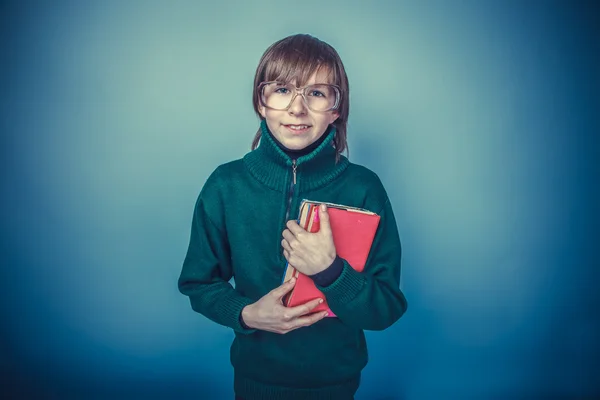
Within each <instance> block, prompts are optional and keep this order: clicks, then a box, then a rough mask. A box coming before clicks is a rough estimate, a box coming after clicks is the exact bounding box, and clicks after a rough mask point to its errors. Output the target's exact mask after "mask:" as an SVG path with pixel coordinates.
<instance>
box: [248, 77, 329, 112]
mask: <svg viewBox="0 0 600 400" xmlns="http://www.w3.org/2000/svg"><path fill="white" fill-rule="evenodd" d="M258 90H259V93H260V103H261V104H262V105H263V106H264V107H267V108H270V109H272V110H280V111H281V110H287V109H288V108H290V106H291V105H292V102H293V101H294V99H296V96H298V95H300V96H302V98H303V99H304V104H306V106H307V107H308V108H309V109H311V110H312V111H317V112H324V111H331V110H335V109H337V108H338V107H339V103H340V88H339V87H338V86H336V85H329V84H321V83H319V84H316V85H308V86H304V87H301V88H297V87H296V86H294V85H291V84H287V83H283V82H276V81H271V82H262V83H261V84H260V85H259V86H258Z"/></svg>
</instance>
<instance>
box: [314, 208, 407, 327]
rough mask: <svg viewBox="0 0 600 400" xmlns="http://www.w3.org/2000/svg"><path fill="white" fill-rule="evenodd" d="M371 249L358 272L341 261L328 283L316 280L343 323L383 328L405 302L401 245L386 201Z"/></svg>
mask: <svg viewBox="0 0 600 400" xmlns="http://www.w3.org/2000/svg"><path fill="white" fill-rule="evenodd" d="M379 215H380V217H381V219H380V223H379V226H378V228H377V233H376V234H375V238H374V240H373V245H372V247H371V251H370V252H369V257H368V260H367V263H366V265H365V269H364V270H363V271H362V272H357V271H356V270H354V269H353V268H352V267H351V266H350V265H349V264H348V262H347V261H346V260H343V259H342V261H343V264H344V266H343V268H342V273H341V274H340V275H339V277H338V278H337V279H336V280H335V281H334V282H333V283H331V284H330V285H328V286H321V285H319V284H318V283H316V286H317V288H318V289H319V290H321V291H322V292H323V294H324V295H325V297H326V298H327V303H328V304H329V307H330V308H331V310H332V311H333V312H334V313H335V314H336V315H337V317H338V318H339V319H340V320H341V321H342V322H343V323H345V324H347V325H350V326H353V327H356V328H360V329H365V330H383V329H386V328H388V327H389V326H391V325H392V324H393V323H394V322H396V321H397V320H398V319H399V318H400V317H401V316H402V315H403V314H404V313H405V312H406V308H407V301H406V298H405V297H404V294H403V293H402V291H401V290H400V259H401V253H402V250H401V245H400V238H399V234H398V228H397V226H396V220H395V218H394V213H393V210H392V207H391V204H390V202H389V199H388V200H386V202H385V205H384V206H383V210H382V211H381V212H379Z"/></svg>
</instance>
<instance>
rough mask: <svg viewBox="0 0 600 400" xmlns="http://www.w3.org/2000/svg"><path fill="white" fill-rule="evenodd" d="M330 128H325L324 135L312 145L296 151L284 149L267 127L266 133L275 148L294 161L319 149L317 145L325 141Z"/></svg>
mask: <svg viewBox="0 0 600 400" xmlns="http://www.w3.org/2000/svg"><path fill="white" fill-rule="evenodd" d="M331 128H332V126H330V127H329V128H327V131H325V133H324V134H323V135H321V137H320V138H319V139H317V140H316V141H315V142H314V143H311V144H309V145H308V146H306V147H305V148H303V149H298V150H293V149H288V148H287V147H285V146H284V145H283V143H281V142H280V141H279V140H277V138H276V137H275V135H273V132H271V130H270V129H268V127H267V129H266V131H267V132H268V134H269V136H270V137H271V139H273V142H275V144H276V145H277V146H279V148H280V149H281V150H282V151H283V152H284V153H285V154H287V155H288V156H289V157H290V158H291V159H292V160H294V159H298V158H300V157H302V156H305V155H307V154H309V153H311V152H312V151H313V150H315V149H316V148H317V147H319V145H320V144H321V143H323V141H325V139H327V135H328V134H329V131H330V130H331Z"/></svg>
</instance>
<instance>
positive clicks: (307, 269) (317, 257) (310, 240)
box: [281, 204, 336, 275]
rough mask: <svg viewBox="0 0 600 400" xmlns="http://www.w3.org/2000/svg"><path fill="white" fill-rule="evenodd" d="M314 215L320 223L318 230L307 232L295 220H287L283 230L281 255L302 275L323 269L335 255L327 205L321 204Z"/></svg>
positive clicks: (312, 273)
mask: <svg viewBox="0 0 600 400" xmlns="http://www.w3.org/2000/svg"><path fill="white" fill-rule="evenodd" d="M316 215H317V218H319V220H320V225H321V226H320V228H319V231H318V232H315V233H310V232H307V231H306V230H305V229H304V228H302V227H301V226H300V225H298V224H297V223H296V221H288V222H287V224H286V226H287V229H286V230H284V231H283V240H282V241H281V246H282V247H283V255H284V256H285V258H286V260H287V261H288V262H289V263H290V264H291V265H292V266H293V267H294V268H296V269H297V270H298V271H300V272H302V273H303V274H304V275H314V274H316V273H318V272H321V271H323V270H324V269H326V268H328V267H329V266H330V265H331V264H332V263H333V261H334V260H335V256H336V251H335V245H334V243H333V234H332V233H331V225H330V224H329V214H328V213H327V207H326V206H325V205H324V204H323V205H321V206H320V207H319V210H317V213H316Z"/></svg>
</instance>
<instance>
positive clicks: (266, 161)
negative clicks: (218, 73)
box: [178, 121, 407, 400]
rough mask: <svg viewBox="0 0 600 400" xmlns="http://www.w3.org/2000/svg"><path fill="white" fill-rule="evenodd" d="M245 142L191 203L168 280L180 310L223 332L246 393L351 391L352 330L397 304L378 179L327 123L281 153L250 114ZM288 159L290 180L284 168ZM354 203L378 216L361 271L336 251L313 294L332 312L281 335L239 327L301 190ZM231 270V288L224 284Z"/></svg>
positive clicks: (392, 247) (277, 261)
mask: <svg viewBox="0 0 600 400" xmlns="http://www.w3.org/2000/svg"><path fill="white" fill-rule="evenodd" d="M261 126H262V129H263V133H262V138H261V142H260V145H259V146H258V148H257V149H256V150H253V151H251V152H249V153H248V154H246V156H245V157H244V158H242V159H239V160H236V161H232V162H229V163H226V164H223V165H220V166H219V167H218V168H216V170H215V171H214V172H213V173H212V174H211V175H210V176H209V178H208V179H207V181H206V183H205V184H204V186H203V188H202V190H201V192H200V195H199V196H198V200H197V202H196V205H195V208H194V214H193V218H192V229H191V237H190V243H189V247H188V251H187V255H186V257H185V260H184V263H183V267H182V271H181V275H180V278H179V282H178V285H179V290H180V291H181V293H183V294H184V295H186V296H189V299H190V302H191V306H192V309H193V310H195V311H197V312H198V313H200V314H202V315H204V316H206V317H207V318H209V319H211V320H212V321H214V322H216V323H218V324H221V325H224V326H227V327H230V328H232V329H233V330H234V332H235V339H234V340H233V343H232V345H231V353H230V354H231V363H232V365H233V368H234V389H235V392H236V394H237V395H238V396H241V397H243V398H246V399H248V400H251V399H268V400H277V399H351V398H352V396H353V395H354V393H355V391H356V390H357V388H358V385H359V382H360V373H361V370H362V369H363V368H364V367H365V365H366V364H367V358H368V356H367V347H366V342H365V336H364V332H363V330H383V329H385V328H387V327H389V326H390V325H392V324H393V323H394V322H395V321H397V320H398V319H399V318H400V317H401V316H402V314H403V313H404V312H405V311H406V307H407V303H406V299H405V297H404V295H403V294H402V292H401V291H400V289H399V283H400V258H401V247H400V239H399V235H398V229H397V227H396V221H395V218H394V213H393V211H392V207H391V204H390V201H389V199H388V197H387V194H386V191H385V189H384V187H383V185H382V184H381V181H380V180H379V178H378V177H377V175H376V174H375V173H373V172H372V171H370V170H368V169H367V168H365V167H362V166H359V165H356V164H353V163H350V162H349V161H348V159H347V158H346V157H344V156H341V157H340V159H339V161H337V162H336V157H335V155H336V154H335V149H334V147H333V146H332V140H333V137H334V135H335V129H332V130H331V131H330V132H329V133H328V137H327V138H326V139H325V140H324V141H323V143H322V144H321V145H320V146H319V147H317V148H316V149H315V150H314V151H313V152H311V153H310V154H307V155H305V156H302V157H300V158H299V159H298V160H291V159H290V158H289V157H288V156H287V155H286V154H285V153H284V152H283V151H282V150H281V149H280V148H279V147H278V146H277V145H276V144H275V142H274V141H273V139H272V138H271V137H270V136H269V134H268V131H267V127H266V124H265V123H264V121H263V122H262V125H261ZM294 165H295V167H296V184H294V179H293V175H294V172H293V170H294V168H293V166H294ZM304 198H306V199H310V200H317V201H323V202H331V203H337V204H345V205H350V206H356V207H361V208H365V209H368V210H371V211H374V212H376V213H378V214H379V215H380V216H381V221H380V225H379V227H378V231H377V234H376V236H375V240H374V243H373V247H372V248H371V252H370V254H369V258H368V260H367V264H366V266H365V269H364V271H363V272H362V273H358V272H356V271H355V270H353V269H352V267H350V266H349V265H348V264H347V263H346V261H345V260H343V262H344V267H343V270H342V273H341V275H340V276H339V277H338V278H337V279H336V280H335V281H334V282H333V283H331V284H330V285H329V286H326V287H321V286H319V289H320V290H321V291H322V292H323V293H324V294H325V296H326V298H327V302H328V304H329V306H330V307H331V310H332V311H333V312H334V313H335V314H336V315H337V318H324V319H322V320H321V321H318V322H317V323H315V324H313V325H311V326H309V327H303V328H299V329H296V330H294V331H291V332H289V333H287V334H284V335H281V334H276V333H272V332H267V331H262V330H254V329H245V328H244V327H243V326H242V325H241V324H240V313H241V311H242V309H243V308H244V307H245V306H246V305H248V304H251V303H254V302H256V301H257V300H258V299H260V298H261V297H262V296H264V295H265V294H267V293H268V292H269V291H271V290H272V289H274V288H276V287H278V286H280V284H281V281H282V276H283V272H284V269H285V265H286V260H285V258H284V256H283V252H282V248H281V234H282V232H283V230H284V229H285V223H286V221H287V219H294V218H296V217H297V215H298V208H299V204H300V202H301V200H302V199H304ZM231 278H234V280H235V288H234V287H233V286H232V285H231V284H230V283H229V281H230V280H231Z"/></svg>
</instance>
